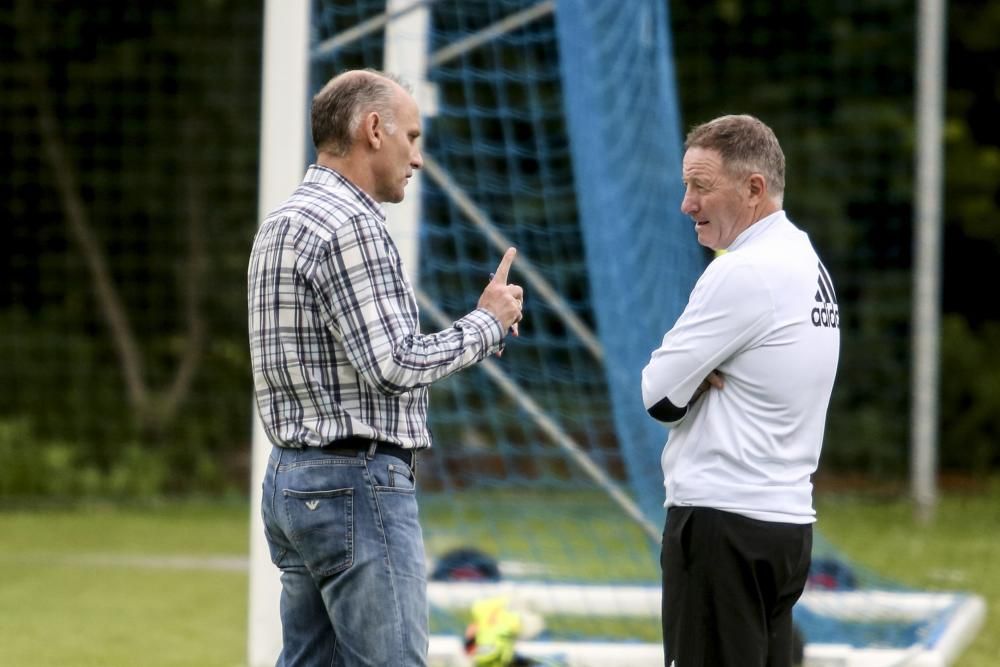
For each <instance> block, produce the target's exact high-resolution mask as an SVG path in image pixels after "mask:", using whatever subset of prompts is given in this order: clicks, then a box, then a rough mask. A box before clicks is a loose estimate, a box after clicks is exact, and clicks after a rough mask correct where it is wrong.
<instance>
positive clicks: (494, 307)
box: [478, 248, 524, 336]
mask: <svg viewBox="0 0 1000 667" xmlns="http://www.w3.org/2000/svg"><path fill="white" fill-rule="evenodd" d="M515 255H517V250H516V249H515V248H507V252H505V253H504V255H503V259H501V260H500V265H499V266H497V270H496V271H495V272H494V273H493V275H492V277H491V278H490V282H489V283H488V284H487V285H486V289H484V290H483V293H482V295H480V297H479V304H478V307H479V308H485V309H486V310H488V311H490V312H491V313H493V316H494V317H496V318H497V319H498V320H500V324H501V326H503V328H504V331H506V330H508V329H510V330H511V332H512V333H513V334H514V335H515V336H516V335H517V323H518V322H520V321H521V306H522V304H523V302H524V290H523V289H522V288H521V286H520V285H513V284H511V285H508V284H507V278H508V276H509V275H510V266H511V264H513V263H514V256H515Z"/></svg>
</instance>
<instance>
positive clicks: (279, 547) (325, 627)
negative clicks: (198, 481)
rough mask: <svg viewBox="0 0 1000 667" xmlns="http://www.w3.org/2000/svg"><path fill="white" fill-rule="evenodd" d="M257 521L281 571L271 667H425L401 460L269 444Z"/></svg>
mask: <svg viewBox="0 0 1000 667" xmlns="http://www.w3.org/2000/svg"><path fill="white" fill-rule="evenodd" d="M263 488H264V490H263V503H262V508H261V511H262V514H263V518H264V531H265V535H266V536H267V542H268V546H269V547H270V551H271V560H273V561H274V564H275V565H277V566H278V568H279V569H280V570H281V627H282V639H283V646H282V650H281V656H280V658H279V659H278V663H277V667H320V666H321V667H329V666H333V667H354V666H355V665H357V666H362V665H364V666H372V667H376V666H377V667H396V666H398V667H422V666H424V665H426V664H427V642H428V639H427V621H428V610H427V569H426V564H425V556H424V542H423V535H422V534H421V530H420V523H419V521H418V517H417V499H416V488H415V478H414V471H413V470H412V469H411V467H410V466H409V465H407V464H406V463H405V462H403V461H402V460H400V459H398V458H396V457H393V456H390V455H387V454H381V453H378V452H377V451H376V453H375V454H374V455H370V454H369V453H368V452H364V451H362V452H359V453H358V454H357V455H346V454H343V453H340V454H333V453H331V452H329V451H328V450H324V449H319V448H307V449H303V450H298V449H284V448H280V447H275V448H274V449H273V450H272V452H271V458H270V461H269V462H268V468H267V474H266V476H265V478H264V487H263Z"/></svg>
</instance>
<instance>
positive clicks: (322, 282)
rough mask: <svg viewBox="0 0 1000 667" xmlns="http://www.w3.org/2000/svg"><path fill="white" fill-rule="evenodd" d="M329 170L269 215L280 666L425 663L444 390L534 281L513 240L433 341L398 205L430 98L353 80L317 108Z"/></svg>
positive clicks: (515, 317)
mask: <svg viewBox="0 0 1000 667" xmlns="http://www.w3.org/2000/svg"><path fill="white" fill-rule="evenodd" d="M312 134H313V143H314V144H315V146H316V155H317V158H316V164H313V165H311V166H310V167H309V169H308V171H307V172H306V175H305V178H304V179H303V181H302V184H301V185H300V186H299V187H298V189H296V191H295V192H294V193H293V194H292V196H291V197H289V199H288V200H287V201H285V202H284V203H283V204H281V205H280V206H279V207H278V208H277V209H275V210H274V211H273V212H271V213H270V214H269V215H268V216H267V218H266V219H265V220H264V222H263V223H262V225H261V226H260V229H259V230H258V232H257V236H256V238H255V240H254V244H253V250H252V253H251V257H250V266H249V271H248V310H249V330H250V350H251V357H252V363H253V376H254V385H255V391H256V397H257V405H258V408H259V412H260V416H261V420H262V422H263V425H264V430H265V431H266V433H267V435H268V438H269V439H270V440H271V443H272V444H273V451H272V454H271V457H270V461H269V465H268V469H267V473H266V476H265V479H264V483H263V506H262V514H263V519H264V526H265V534H266V536H267V540H268V545H269V547H270V551H271V556H272V560H273V561H274V563H275V565H277V566H278V567H279V568H280V570H281V583H282V593H281V623H282V635H283V647H282V652H281V656H280V658H279V661H278V665H279V666H281V667H292V666H297V665H324V666H325V665H338V666H339V665H345V666H346V665H400V666H403V665H405V666H406V667H411V666H413V665H425V664H426V660H427V642H428V639H427V590H426V589H427V584H426V565H425V560H424V546H423V537H422V535H421V529H420V524H419V522H418V517H417V503H416V496H415V483H414V482H415V477H414V470H415V465H414V464H415V458H416V452H417V451H418V450H421V449H425V448H427V447H430V445H431V437H430V432H429V431H428V429H427V386H428V385H430V384H431V383H433V382H436V381H438V380H440V379H442V378H445V377H447V376H449V375H451V374H452V373H454V372H456V371H459V370H461V369H463V368H466V367H469V366H472V365H473V364H475V363H477V362H479V361H482V360H483V359H485V358H486V357H487V356H490V355H492V354H495V353H498V352H499V351H500V349H501V347H502V344H503V340H504V337H505V335H506V334H507V332H508V331H510V332H513V333H514V334H516V333H517V323H518V322H519V321H520V319H521V304H522V300H523V291H522V289H521V287H519V286H517V285H512V284H511V285H508V284H507V276H508V273H509V270H510V265H511V263H512V262H513V259H514V255H515V250H514V249H513V248H510V249H508V251H507V252H506V253H505V254H504V256H503V259H502V260H501V262H500V265H499V267H498V268H497V271H496V273H495V275H494V277H493V278H492V279H491V281H490V282H489V283H488V285H487V286H486V289H485V290H484V291H483V293H482V295H481V296H480V299H479V303H478V305H477V308H476V309H475V310H473V311H472V312H470V313H469V314H467V315H465V316H464V317H462V318H460V319H459V320H457V321H456V322H455V323H454V324H453V325H452V326H451V327H450V328H448V329H446V330H444V331H440V332H438V333H434V334H426V335H425V334H421V333H420V331H419V321H418V314H417V303H416V300H415V297H414V292H413V288H412V287H411V285H410V284H409V282H408V281H407V279H406V276H405V274H404V272H403V267H402V263H401V261H400V257H399V253H398V251H397V249H396V245H395V243H394V242H393V240H392V238H391V237H390V236H389V233H388V230H387V228H386V223H385V213H384V210H383V208H382V204H383V203H386V202H391V203H396V202H399V201H402V199H403V191H404V188H405V186H406V184H407V182H408V181H409V178H410V176H411V175H412V174H413V170H415V169H419V168H420V167H421V165H422V164H423V159H422V157H421V155H420V149H419V147H418V139H419V137H420V115H419V111H418V109H417V105H416V102H415V101H414V99H413V98H412V96H411V95H410V94H409V92H407V90H406V89H405V88H404V87H403V86H402V85H401V84H400V83H399V82H398V81H397V80H395V79H394V78H392V77H390V76H388V75H385V74H383V73H380V72H375V71H373V70H355V71H349V72H344V73H343V74H340V75H338V76H336V77H334V78H333V79H332V80H330V82H329V83H327V84H326V86H325V87H324V88H323V89H322V90H321V91H320V92H319V93H318V94H317V95H316V97H315V98H314V99H313V103H312Z"/></svg>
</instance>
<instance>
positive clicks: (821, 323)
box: [812, 303, 840, 329]
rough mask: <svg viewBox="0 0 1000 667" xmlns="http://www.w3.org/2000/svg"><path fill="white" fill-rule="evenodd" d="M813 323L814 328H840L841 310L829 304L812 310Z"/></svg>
mask: <svg viewBox="0 0 1000 667" xmlns="http://www.w3.org/2000/svg"><path fill="white" fill-rule="evenodd" d="M812 323H813V326H814V327H830V328H832V329H839V328H840V310H839V309H838V308H837V307H836V306H834V305H832V304H829V303H826V304H823V307H822V308H820V307H819V306H817V307H815V308H813V309H812Z"/></svg>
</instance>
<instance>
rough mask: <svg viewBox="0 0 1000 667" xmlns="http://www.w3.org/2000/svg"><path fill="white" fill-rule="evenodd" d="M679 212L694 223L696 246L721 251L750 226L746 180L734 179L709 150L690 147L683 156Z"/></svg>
mask: <svg viewBox="0 0 1000 667" xmlns="http://www.w3.org/2000/svg"><path fill="white" fill-rule="evenodd" d="M683 176H684V187H685V190H684V200H683V201H682V202H681V211H682V212H683V213H684V214H685V215H688V216H690V217H691V219H693V220H694V221H695V226H694V228H695V233H696V234H697V235H698V243H700V244H701V245H703V246H705V247H706V248H711V249H712V250H722V249H725V248H728V247H729V245H730V244H731V243H732V242H733V241H734V240H735V239H736V237H737V236H739V235H740V233H741V232H743V230H745V229H746V228H747V227H749V226H750V225H751V224H752V223H753V208H752V207H751V206H750V205H749V195H750V190H749V184H748V179H745V178H744V179H741V178H734V177H733V176H731V175H730V174H729V172H728V171H727V170H726V168H725V166H724V164H723V161H722V156H721V155H719V152H718V151H716V150H713V149H706V148H701V147H699V146H692V147H691V148H689V149H688V151H687V152H686V153H685V154H684V165H683Z"/></svg>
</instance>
